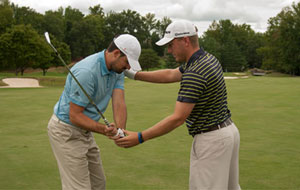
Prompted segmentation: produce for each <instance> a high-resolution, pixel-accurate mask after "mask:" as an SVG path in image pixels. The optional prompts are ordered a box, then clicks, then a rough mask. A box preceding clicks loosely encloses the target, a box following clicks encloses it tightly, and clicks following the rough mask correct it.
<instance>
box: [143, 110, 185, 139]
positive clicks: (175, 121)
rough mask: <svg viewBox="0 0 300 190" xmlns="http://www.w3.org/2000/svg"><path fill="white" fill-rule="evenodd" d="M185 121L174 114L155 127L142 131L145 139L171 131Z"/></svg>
mask: <svg viewBox="0 0 300 190" xmlns="http://www.w3.org/2000/svg"><path fill="white" fill-rule="evenodd" d="M183 123H184V120H183V119H182V118H178V117H175V116H174V115H171V116H168V117H166V118H165V119H163V120H161V121H160V122H158V123H157V124H155V125H154V126H153V127H151V128H148V129H146V130H145V131H143V132H142V135H143V139H144V141H147V140H150V139H152V138H156V137H159V136H162V135H165V134H167V133H169V132H170V131H172V130H174V129H175V128H177V127H179V126H180V125H182V124H183Z"/></svg>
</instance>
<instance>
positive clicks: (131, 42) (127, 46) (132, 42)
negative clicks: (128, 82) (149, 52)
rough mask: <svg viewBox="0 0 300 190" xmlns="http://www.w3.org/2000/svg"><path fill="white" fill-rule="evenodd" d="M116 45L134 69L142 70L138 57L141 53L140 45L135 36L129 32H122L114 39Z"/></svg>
mask: <svg viewBox="0 0 300 190" xmlns="http://www.w3.org/2000/svg"><path fill="white" fill-rule="evenodd" d="M114 43H115V44H116V46H117V47H118V48H119V49H120V51H122V52H123V53H124V54H125V55H126V57H127V60H128V62H129V65H130V67H131V69H133V70H134V71H140V70H142V68H141V66H140V63H139V57H140V55H141V45H140V43H139V41H138V40H137V39H136V37H134V36H132V35H130V34H122V35H120V36H118V37H117V38H115V39H114Z"/></svg>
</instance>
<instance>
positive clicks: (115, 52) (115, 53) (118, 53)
mask: <svg viewBox="0 0 300 190" xmlns="http://www.w3.org/2000/svg"><path fill="white" fill-rule="evenodd" d="M113 55H114V58H118V57H120V55H121V51H120V50H119V49H115V50H114V51H113Z"/></svg>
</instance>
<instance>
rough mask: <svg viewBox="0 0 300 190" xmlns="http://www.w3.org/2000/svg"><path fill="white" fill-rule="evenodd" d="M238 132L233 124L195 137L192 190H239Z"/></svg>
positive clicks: (191, 162) (191, 166) (191, 160)
mask: <svg viewBox="0 0 300 190" xmlns="http://www.w3.org/2000/svg"><path fill="white" fill-rule="evenodd" d="M239 146H240V135H239V131H238V129H237V128H236V126H235V125H234V123H232V124H231V125H229V126H227V127H224V128H221V129H219V130H215V131H211V132H208V133H202V134H198V135H196V136H195V137H194V141H193V145H192V149H191V156H190V190H239V189H240V186H239Z"/></svg>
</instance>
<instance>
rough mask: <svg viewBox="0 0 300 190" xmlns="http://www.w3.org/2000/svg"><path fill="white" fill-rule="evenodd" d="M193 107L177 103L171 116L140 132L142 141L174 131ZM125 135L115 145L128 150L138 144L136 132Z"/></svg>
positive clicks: (128, 132) (127, 132)
mask: <svg viewBox="0 0 300 190" xmlns="http://www.w3.org/2000/svg"><path fill="white" fill-rule="evenodd" d="M194 106H195V104H193V103H185V102H178V101H177V102H176V106H175V110H174V113H173V114H172V115H170V116H168V117H166V118H165V119H163V120H161V121H160V122H158V123H157V124H155V125H154V126H153V127H151V128H148V129H146V130H145V131H143V132H141V135H142V137H143V140H144V141H147V140H150V139H152V138H155V137H159V136H162V135H164V134H167V133H169V132H170V131H172V130H174V129H175V128H177V127H179V126H180V125H182V124H183V123H184V121H185V120H186V118H187V117H188V116H189V115H190V113H191V112H192V110H193V108H194ZM125 133H126V134H127V135H128V136H127V137H125V138H122V139H118V140H116V141H115V143H116V144H117V145H118V146H120V147H124V148H129V147H132V146H136V145H138V144H139V143H140V142H139V139H138V133H137V132H130V131H125Z"/></svg>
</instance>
